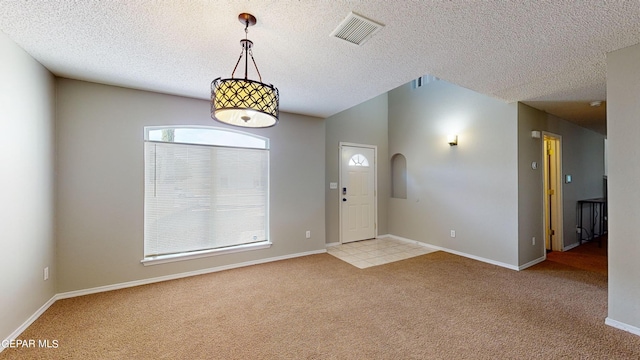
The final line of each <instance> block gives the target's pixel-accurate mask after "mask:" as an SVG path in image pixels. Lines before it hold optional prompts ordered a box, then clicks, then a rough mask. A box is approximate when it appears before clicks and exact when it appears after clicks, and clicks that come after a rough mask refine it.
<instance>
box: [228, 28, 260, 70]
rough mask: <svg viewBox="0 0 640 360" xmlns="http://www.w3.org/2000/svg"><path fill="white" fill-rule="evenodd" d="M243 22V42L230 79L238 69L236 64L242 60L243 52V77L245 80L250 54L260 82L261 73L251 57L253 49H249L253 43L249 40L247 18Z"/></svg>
mask: <svg viewBox="0 0 640 360" xmlns="http://www.w3.org/2000/svg"><path fill="white" fill-rule="evenodd" d="M245 24H246V25H245V27H244V42H243V43H242V50H240V57H238V61H237V62H236V66H234V68H233V71H232V72H231V78H232V79H233V78H234V75H235V74H236V70H237V69H238V65H240V60H242V55H243V54H244V56H245V58H244V60H245V62H244V79H245V80H247V79H248V71H249V66H248V61H249V56H251V61H252V62H253V66H254V67H255V68H256V72H257V73H258V78H259V79H260V82H262V75H261V74H260V70H258V64H256V59H254V58H253V51H251V46H252V44H253V43H252V42H251V40H249V20H247V21H246V23H245Z"/></svg>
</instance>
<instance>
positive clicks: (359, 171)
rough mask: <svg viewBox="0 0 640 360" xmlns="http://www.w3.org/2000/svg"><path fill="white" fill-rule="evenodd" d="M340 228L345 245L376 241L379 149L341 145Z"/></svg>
mask: <svg viewBox="0 0 640 360" xmlns="http://www.w3.org/2000/svg"><path fill="white" fill-rule="evenodd" d="M340 148H341V150H340V152H341V167H340V171H341V177H340V178H341V183H340V189H339V190H340V206H341V209H340V213H341V219H340V227H341V241H342V242H343V243H347V242H351V241H358V240H365V239H373V238H375V237H376V224H375V212H376V206H375V203H376V202H375V198H376V196H375V190H376V184H375V179H376V169H375V165H376V163H375V148H369V147H358V146H347V145H341V146H340Z"/></svg>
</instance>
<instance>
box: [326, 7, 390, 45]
mask: <svg viewBox="0 0 640 360" xmlns="http://www.w3.org/2000/svg"><path fill="white" fill-rule="evenodd" d="M383 27H384V25H382V24H378V23H377V22H374V21H371V20H369V19H367V18H365V17H362V16H360V15H357V14H354V13H353V12H350V13H349V15H347V17H346V18H345V19H344V20H342V22H341V23H340V25H338V27H337V28H336V29H335V30H333V32H332V33H331V35H330V36H335V37H337V38H338V39H342V40H345V41H348V42H350V43H352V44H356V45H362V44H364V42H365V41H367V40H369V38H370V37H371V36H373V34H375V33H377V32H378V30H380V29H382V28H383Z"/></svg>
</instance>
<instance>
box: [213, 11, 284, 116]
mask: <svg viewBox="0 0 640 360" xmlns="http://www.w3.org/2000/svg"><path fill="white" fill-rule="evenodd" d="M238 20H240V22H241V23H242V24H244V25H245V28H244V32H245V38H244V39H242V40H240V45H241V46H242V51H241V52H240V58H238V62H236V66H235V67H234V68H233V72H232V73H231V78H228V79H222V78H217V79H215V80H213V81H212V82H211V118H213V119H214V120H217V121H219V122H222V123H225V124H229V125H233V126H240V127H252V128H265V127H271V126H274V125H276V124H277V123H278V116H279V110H278V103H279V94H278V89H276V88H275V86H273V85H271V84H269V85H267V84H265V83H263V82H262V76H261V75H260V71H259V70H258V65H256V61H255V59H254V58H253V53H252V51H251V48H252V47H253V42H252V41H251V40H249V39H248V38H247V36H248V28H249V26H253V25H255V24H256V18H255V16H253V15H251V14H247V13H242V14H240V15H238ZM249 56H251V61H252V62H253V66H255V68H256V72H257V73H258V77H259V79H260V81H255V80H249V79H248V77H247V71H248V65H249ZM243 57H244V78H235V77H234V75H235V73H236V70H237V69H238V65H239V64H240V61H241V60H242V58H243Z"/></svg>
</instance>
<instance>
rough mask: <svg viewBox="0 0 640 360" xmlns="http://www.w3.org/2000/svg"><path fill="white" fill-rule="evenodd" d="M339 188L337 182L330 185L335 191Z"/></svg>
mask: <svg viewBox="0 0 640 360" xmlns="http://www.w3.org/2000/svg"><path fill="white" fill-rule="evenodd" d="M337 188H338V183H337V182H330V183H329V189H331V190H335V189H337Z"/></svg>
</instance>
